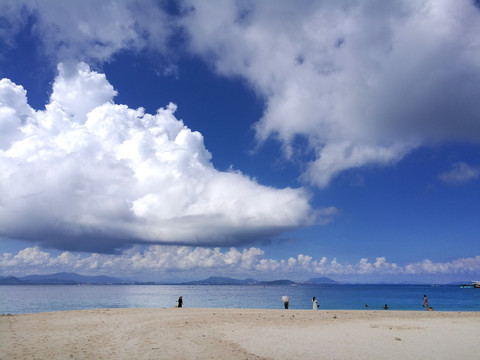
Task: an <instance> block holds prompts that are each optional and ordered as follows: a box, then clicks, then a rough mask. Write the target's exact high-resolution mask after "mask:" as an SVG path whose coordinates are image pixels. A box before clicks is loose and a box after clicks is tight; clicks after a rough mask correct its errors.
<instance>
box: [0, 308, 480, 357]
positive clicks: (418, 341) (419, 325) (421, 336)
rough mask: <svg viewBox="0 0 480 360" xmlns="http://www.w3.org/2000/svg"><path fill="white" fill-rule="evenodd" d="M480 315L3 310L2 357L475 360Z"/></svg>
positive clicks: (478, 349) (0, 323)
mask: <svg viewBox="0 0 480 360" xmlns="http://www.w3.org/2000/svg"><path fill="white" fill-rule="evenodd" d="M479 338H480V312H473V311H472V312H460V311H433V312H432V311H400V310H392V311H390V310H389V311H385V310H316V311H314V310H284V309H225V308H166V309H164V308H120V309H118V308H115V309H93V310H69V311H56V312H45V313H30V314H16V315H1V316H0V348H1V349H2V354H0V359H15V358H18V359H34V358H35V359H65V358H77V359H78V358H81V359H205V358H211V359H227V358H228V359H292V358H295V357H297V358H298V357H302V360H303V359H385V358H389V359H453V358H462V359H477V358H478V353H479V352H480V343H479V342H478V339H479Z"/></svg>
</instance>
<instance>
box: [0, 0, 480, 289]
mask: <svg viewBox="0 0 480 360" xmlns="http://www.w3.org/2000/svg"><path fill="white" fill-rule="evenodd" d="M0 14H2V15H1V21H0V47H1V53H0V78H2V79H3V80H1V83H0V170H1V173H2V175H1V178H0V254H1V257H0V275H10V274H11V275H18V276H21V275H28V274H32V273H51V272H57V271H73V272H78V273H82V274H105V275H112V276H118V277H123V278H132V279H146V280H158V281H171V280H186V279H200V278H204V277H206V276H211V275H215V276H222V275H223V276H231V277H235V278H244V277H254V278H258V279H278V278H289V279H292V280H297V281H302V280H307V279H310V278H314V277H321V276H328V277H331V278H333V279H336V280H339V281H352V282H378V281H382V282H384V281H386V282H404V281H415V282H449V281H461V280H476V279H477V278H478V277H480V241H479V239H478V234H480V211H479V208H478V204H479V203H480V161H479V154H480V147H479V144H480V117H479V114H480V103H479V102H478V96H479V93H480V61H479V60H480V43H479V41H478V36H477V34H478V33H479V32H480V10H479V7H478V4H477V2H475V1H466V0H465V1H460V2H458V1H448V0H445V1H440V2H439V1H433V0H432V1H429V0H424V1H418V2H415V3H412V2H410V1H392V2H387V3H385V2H383V1H368V2H356V1H353V2H352V1H345V2H342V1H309V2H303V3H301V5H299V4H298V3H297V2H294V1H280V2H278V1H276V2H275V1H262V2H250V1H245V2H236V1H209V2H195V1H181V2H173V1H145V2H142V3H140V4H137V3H136V2H134V1H104V2H102V3H100V4H98V3H96V2H94V1H86V2H80V1H69V2H62V3H60V2H57V1H42V2H31V1H15V2H13V1H11V2H10V1H5V2H2V3H1V4H0ZM157 110H158V111H157Z"/></svg>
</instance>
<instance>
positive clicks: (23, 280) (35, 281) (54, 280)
mask: <svg viewBox="0 0 480 360" xmlns="http://www.w3.org/2000/svg"><path fill="white" fill-rule="evenodd" d="M310 284H315V285H316V284H339V283H338V282H337V281H335V280H332V279H330V278H327V277H321V278H315V279H310V280H307V281H305V282H302V283H296V282H294V281H291V280H287V279H281V280H272V281H259V280H255V279H244V280H238V279H233V278H229V277H218V276H211V277H209V278H207V279H204V280H194V281H188V282H176V283H165V282H143V281H126V280H122V279H118V278H114V277H110V276H85V275H80V274H76V273H68V272H61V273H55V274H48V275H28V276H23V277H15V276H0V285H263V286H268V285H310Z"/></svg>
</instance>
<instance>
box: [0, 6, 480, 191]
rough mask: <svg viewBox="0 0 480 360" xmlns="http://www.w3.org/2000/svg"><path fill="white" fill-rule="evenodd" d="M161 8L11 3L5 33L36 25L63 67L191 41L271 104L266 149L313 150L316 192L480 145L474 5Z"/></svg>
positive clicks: (264, 130) (311, 176)
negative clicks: (346, 178) (364, 171)
mask: <svg viewBox="0 0 480 360" xmlns="http://www.w3.org/2000/svg"><path fill="white" fill-rule="evenodd" d="M165 4H166V3H162V2H156V1H142V2H141V3H138V2H135V1H130V0H125V1H102V2H101V3H98V1H92V0H86V1H68V2H62V3H59V2H58V1H52V0H46V1H41V2H36V1H22V0H19V1H16V2H2V3H0V14H3V18H2V23H3V25H4V26H3V28H1V27H0V38H1V39H4V41H5V43H6V44H12V43H14V42H15V39H14V36H15V34H16V33H17V32H18V31H19V29H21V28H22V27H25V26H28V22H29V21H30V22H31V24H33V25H32V26H31V32H32V34H34V35H36V36H37V38H38V41H39V43H40V44H42V45H43V46H42V47H41V48H42V49H43V50H44V51H45V53H46V54H47V55H48V56H49V57H50V58H52V59H54V60H55V61H58V60H60V61H67V60H72V59H74V60H76V61H79V60H82V61H87V62H104V61H108V60H110V59H112V57H113V56H115V54H118V53H119V52H121V51H123V50H130V51H143V50H147V51H153V52H154V53H155V54H162V55H165V54H170V53H175V52H176V51H177V50H178V49H179V48H181V50H180V52H182V53H183V52H184V51H185V47H187V48H188V50H189V51H190V52H191V53H194V54H197V55H199V56H201V57H202V58H203V59H204V60H205V61H206V63H208V64H209V65H210V66H211V67H212V68H214V69H215V70H216V71H217V72H218V73H219V74H222V75H224V76H232V77H240V78H243V79H245V80H246V82H247V83H248V84H249V85H250V86H251V87H252V88H253V89H255V91H256V92H257V93H258V94H259V95H260V96H262V98H264V100H265V109H266V110H265V113H264V114H263V116H262V118H261V119H259V121H258V122H257V123H256V125H255V130H256V138H257V140H258V142H259V143H260V144H261V143H262V142H263V141H265V140H266V139H267V138H270V137H274V138H276V139H277V140H278V141H279V143H280V144H281V145H282V148H283V149H284V153H285V155H286V156H287V157H288V158H290V157H291V158H295V157H297V156H300V158H302V156H303V155H304V154H305V149H304V147H303V146H301V147H298V146H296V145H297V144H296V141H298V140H299V139H301V140H300V141H302V144H304V143H306V144H307V145H308V150H309V152H308V158H307V160H306V163H305V166H304V167H303V169H304V170H303V174H302V179H303V180H304V181H305V182H306V183H309V184H311V185H314V186H318V187H326V186H327V185H328V184H329V183H330V182H331V180H332V179H333V178H335V176H337V175H338V174H340V173H341V172H342V171H345V170H348V169H352V168H361V167H363V166H365V165H370V164H374V165H389V164H394V163H395V162H398V161H400V160H401V159H402V158H403V157H404V156H405V155H406V154H407V153H409V152H411V151H413V150H414V149H416V148H418V147H420V146H432V145H437V144H442V143H445V142H454V141H460V142H474V143H478V142H479V141H480V121H479V117H478V114H479V113H480V102H479V101H478V93H479V92H480V40H479V37H478V34H479V33H480V7H479V6H478V1H473V0H462V1H455V0H419V1H410V0H394V1H388V2H386V1H381V0H378V1H376V0H371V1H357V0H354V1H351V0H323V1H305V2H302V4H301V6H299V5H298V2H297V1H293V0H283V1H274V0H265V1H236V0H212V1H191V0H185V1H179V2H174V3H171V4H170V5H171V6H170V7H169V6H168V5H165ZM172 8H173V9H174V10H172ZM0 16H1V15H0ZM105 19H109V21H105ZM179 34H180V35H179ZM304 139H305V140H306V141H303V140H304ZM297 148H301V154H297V153H296V152H297V150H296V149H297Z"/></svg>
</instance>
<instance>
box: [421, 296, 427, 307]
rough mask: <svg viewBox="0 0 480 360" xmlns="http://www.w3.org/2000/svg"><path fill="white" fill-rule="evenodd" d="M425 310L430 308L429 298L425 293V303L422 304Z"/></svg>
mask: <svg viewBox="0 0 480 360" xmlns="http://www.w3.org/2000/svg"><path fill="white" fill-rule="evenodd" d="M422 306H423V307H424V308H425V310H428V299H427V295H423V305H422Z"/></svg>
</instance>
